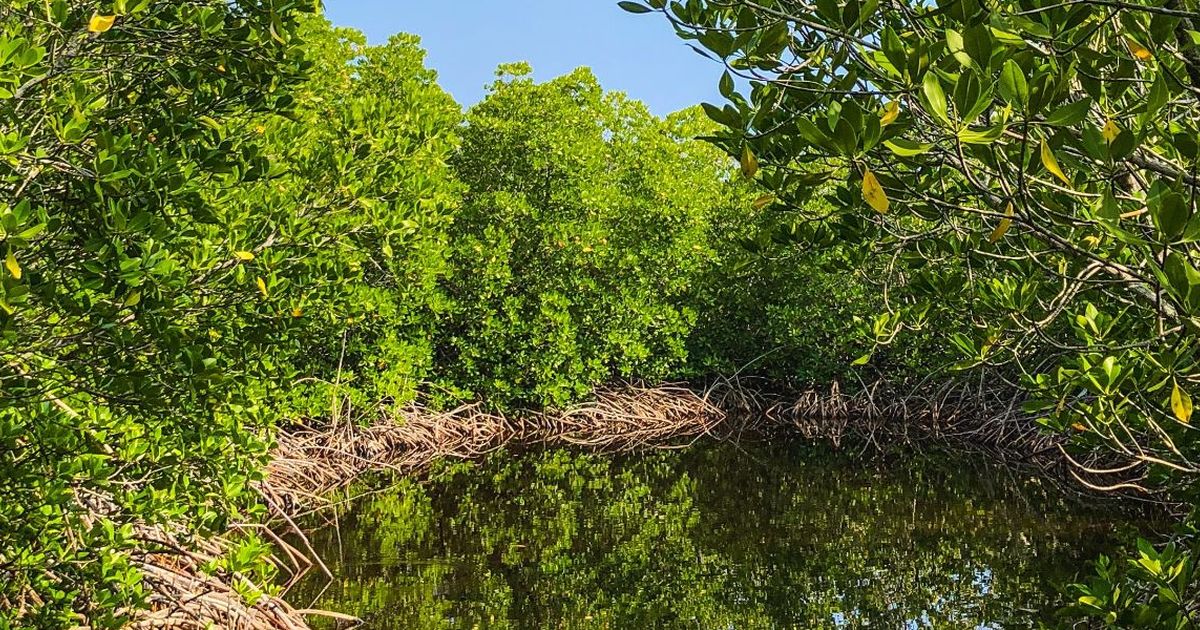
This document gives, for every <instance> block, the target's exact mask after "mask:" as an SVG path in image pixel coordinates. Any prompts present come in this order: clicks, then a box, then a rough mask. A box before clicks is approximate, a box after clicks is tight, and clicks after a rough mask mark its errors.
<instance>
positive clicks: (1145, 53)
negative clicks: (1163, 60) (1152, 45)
mask: <svg viewBox="0 0 1200 630" xmlns="http://www.w3.org/2000/svg"><path fill="white" fill-rule="evenodd" d="M1125 44H1126V45H1127V46H1129V52H1131V53H1133V56H1134V57H1136V58H1137V59H1138V61H1149V60H1151V59H1152V58H1154V53H1152V52H1150V49H1149V48H1146V47H1145V46H1143V45H1141V44H1139V43H1137V42H1136V41H1134V39H1133V38H1132V37H1126V38H1125Z"/></svg>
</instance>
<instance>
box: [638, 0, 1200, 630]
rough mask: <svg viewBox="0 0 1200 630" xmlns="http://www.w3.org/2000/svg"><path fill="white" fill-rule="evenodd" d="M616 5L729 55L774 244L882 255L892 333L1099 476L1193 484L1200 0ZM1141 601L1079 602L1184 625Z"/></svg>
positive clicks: (719, 110) (734, 147)
mask: <svg viewBox="0 0 1200 630" xmlns="http://www.w3.org/2000/svg"><path fill="white" fill-rule="evenodd" d="M621 5H622V6H623V7H624V8H625V9H627V10H629V11H632V12H634V13H651V12H658V13H661V14H663V15H664V16H665V17H666V18H667V19H668V20H669V22H670V23H671V25H672V26H673V27H674V28H675V30H676V32H677V34H678V35H679V36H680V37H683V38H684V39H686V40H688V41H689V42H691V43H692V44H693V45H694V47H695V48H696V49H697V50H698V51H699V52H701V53H702V54H705V55H707V56H710V57H712V58H714V59H716V60H719V61H721V62H723V63H724V64H725V66H726V68H727V73H726V75H725V76H724V77H723V78H722V80H721V83H720V89H721V92H722V94H723V95H724V96H725V97H726V99H727V102H726V103H724V104H723V105H706V106H705V108H706V110H707V112H708V113H709V115H710V116H711V117H712V118H713V119H714V120H715V121H717V122H719V123H721V124H722V125H724V126H725V130H724V131H723V132H722V133H721V134H718V136H719V137H718V138H716V142H718V143H719V144H720V145H721V146H723V147H724V148H725V149H726V151H727V152H729V153H730V154H731V155H732V156H735V157H737V158H738V159H740V160H741V163H742V166H743V170H744V172H745V174H746V175H747V176H748V177H755V178H757V179H758V181H759V182H760V184H761V185H762V186H763V187H764V188H765V189H767V190H768V191H769V192H770V193H771V194H772V195H773V203H774V204H776V207H777V208H778V209H780V210H781V211H786V212H790V213H792V214H791V216H793V217H794V221H793V225H792V226H790V227H789V229H787V230H785V231H782V232H781V233H780V240H781V241H784V242H790V243H793V244H795V245H799V246H802V247H805V246H807V247H812V246H816V247H830V246H834V247H841V248H846V249H849V250H851V251H853V252H854V254H855V256H854V258H855V260H852V261H851V265H852V266H855V267H859V268H861V267H862V266H863V265H865V264H868V263H882V267H881V268H879V267H878V266H877V268H876V270H874V271H873V276H874V277H873V279H874V280H875V281H876V282H878V283H879V284H880V285H881V286H882V287H883V290H884V295H886V296H887V302H886V305H885V309H884V312H883V313H882V315H881V316H880V318H879V319H878V320H876V321H877V323H876V325H875V332H876V334H877V337H878V339H879V342H880V343H881V344H885V343H888V342H889V341H890V340H891V339H893V338H894V336H895V334H896V333H897V332H900V331H903V330H906V329H913V328H928V327H930V326H933V327H935V328H941V329H942V330H943V334H942V338H943V339H944V342H945V343H946V344H947V345H950V346H952V347H954V348H956V349H957V351H958V353H959V358H960V363H959V366H958V367H960V368H962V369H970V368H993V371H994V373H997V374H1000V375H1001V376H1006V375H1007V378H1010V379H1012V381H1013V382H1014V384H1018V385H1020V386H1021V387H1023V388H1025V389H1026V390H1027V391H1029V392H1030V394H1031V396H1032V398H1033V400H1031V401H1030V402H1029V405H1028V409H1029V410H1030V411H1031V412H1032V413H1036V414H1038V415H1039V416H1040V417H1041V418H1042V421H1043V422H1044V424H1045V425H1046V426H1047V427H1048V428H1050V429H1051V430H1053V431H1060V432H1064V433H1066V434H1071V435H1074V436H1076V437H1075V440H1076V441H1077V442H1078V443H1079V444H1080V445H1081V446H1082V447H1084V448H1083V449H1081V452H1087V453H1095V451H1094V447H1096V446H1104V447H1107V448H1108V449H1110V451H1111V452H1112V453H1116V454H1119V455H1120V456H1121V458H1122V459H1123V460H1124V465H1119V466H1115V467H1114V468H1112V469H1111V470H1110V471H1109V472H1108V473H1106V474H1102V475H1101V477H1102V478H1103V479H1102V480H1101V481H1099V482H1093V483H1096V485H1098V486H1102V487H1110V488H1147V489H1150V488H1160V487H1164V486H1166V487H1172V488H1175V489H1176V490H1179V491H1180V492H1182V494H1179V495H1177V496H1178V497H1180V498H1194V495H1193V494H1192V493H1191V487H1192V485H1193V484H1192V482H1193V479H1194V476H1195V474H1196V473H1197V472H1200V468H1198V467H1197V464H1196V462H1197V458H1198V456H1200V452H1198V451H1200V441H1198V440H1197V439H1196V433H1195V431H1194V429H1193V428H1192V421H1193V404H1192V399H1191V395H1192V393H1194V392H1195V390H1196V387H1197V385H1200V369H1198V368H1197V363H1196V361H1197V350H1198V348H1200V346H1198V343H1197V340H1198V339H1197V335H1198V334H1200V319H1197V316H1198V315H1200V286H1198V285H1200V272H1198V271H1197V269H1196V264H1197V260H1196V256H1197V254H1200V249H1198V247H1197V244H1196V243H1197V241H1198V240H1200V218H1197V216H1196V214H1197V213H1196V195H1197V171H1198V168H1200V166H1198V164H1200V162H1198V161H1197V159H1198V156H1197V138H1198V137H1200V128H1198V125H1200V117H1197V115H1196V112H1197V111H1200V102H1198V96H1200V31H1198V30H1197V24H1200V22H1197V20H1200V12H1198V8H1197V5H1196V3H1195V2H1193V1H1190V0H1133V1H1130V2H1124V1H1122V2H1109V1H1107V0H1069V1H1066V2H1063V1H1060V0H1001V1H998V2H981V1H979V0H939V1H938V2H936V3H924V2H879V1H878V0H866V1H860V0H847V1H844V2H839V1H837V0H818V1H817V2H814V3H811V4H810V3H802V2H794V1H789V0H762V1H748V0H737V1H734V2H718V1H716V0H688V1H687V2H667V1H666V0H652V1H649V2H622V3H621ZM814 196H818V197H823V198H824V199H826V200H827V201H828V202H829V206H831V207H832V209H831V210H829V209H827V207H826V205H825V204H812V203H811V199H812V198H813V197H814ZM960 313H966V314H968V321H967V322H966V323H967V325H966V326H957V325H956V326H953V327H949V326H948V327H944V328H942V327H940V326H939V324H938V322H941V321H946V320H947V319H948V318H950V319H952V318H954V317H955V316H956V314H960ZM1080 459H1081V460H1083V461H1082V462H1081V463H1080V472H1081V474H1082V472H1083V470H1082V469H1083V468H1086V467H1088V466H1087V465H1088V462H1089V461H1092V460H1088V459H1085V458H1083V457H1082V456H1081V457H1080ZM1184 572H1185V573H1186V572H1187V571H1184ZM1159 578H1161V576H1159ZM1163 588H1164V589H1165V590H1164V591H1163V592H1168V593H1169V592H1172V589H1173V588H1174V587H1173V586H1172V587H1167V586H1164V587H1163ZM1110 596H1111V597H1110ZM1164 597H1167V596H1164ZM1136 600H1137V596H1136V595H1134V594H1133V593H1132V592H1127V593H1126V595H1125V596H1124V598H1122V597H1120V596H1118V595H1117V594H1114V593H1113V592H1108V593H1103V594H1101V595H1100V596H1099V598H1098V599H1095V600H1089V602H1088V603H1086V604H1085V605H1084V608H1089V607H1090V610H1091V611H1092V612H1096V613H1097V614H1098V615H1099V616H1101V617H1104V616H1105V615H1111V616H1110V617H1108V618H1109V620H1110V621H1114V622H1115V621H1117V620H1122V621H1121V623H1126V622H1128V621H1129V620H1131V619H1132V618H1133V617H1138V619H1139V622H1142V621H1145V619H1157V620H1159V621H1162V622H1163V623H1169V622H1168V620H1171V619H1173V620H1175V621H1179V622H1180V623H1182V621H1180V620H1181V619H1182V617H1180V615H1183V614H1184V613H1182V612H1180V611H1179V609H1178V608H1177V607H1174V608H1173V607H1172V606H1170V605H1166V606H1165V612H1162V617H1161V619H1160V618H1159V617H1157V616H1156V615H1158V612H1157V611H1150V612H1147V610H1148V609H1145V608H1138V607H1137V606H1134V605H1133V604H1132V603H1131V602H1135V601H1136ZM1122 615H1129V617H1125V616H1122ZM1143 615H1144V617H1143Z"/></svg>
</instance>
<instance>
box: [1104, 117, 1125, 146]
mask: <svg viewBox="0 0 1200 630" xmlns="http://www.w3.org/2000/svg"><path fill="white" fill-rule="evenodd" d="M1100 135H1102V136H1104V141H1105V142H1107V143H1109V144H1112V141H1113V140H1116V139H1117V136H1119V135H1121V127H1120V126H1118V125H1117V123H1115V122H1113V119H1111V118H1109V119H1108V122H1106V123H1104V128H1103V129H1101V130H1100Z"/></svg>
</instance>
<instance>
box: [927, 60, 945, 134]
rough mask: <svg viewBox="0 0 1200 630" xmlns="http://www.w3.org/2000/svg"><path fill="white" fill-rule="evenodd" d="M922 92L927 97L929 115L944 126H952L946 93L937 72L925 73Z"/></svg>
mask: <svg viewBox="0 0 1200 630" xmlns="http://www.w3.org/2000/svg"><path fill="white" fill-rule="evenodd" d="M921 92H922V94H923V95H924V97H925V106H926V107H927V108H929V113H930V114H931V115H932V116H933V117H934V118H936V119H938V120H939V121H941V122H942V124H945V125H947V126H948V125H950V116H949V115H948V112H947V104H946V92H945V90H943V89H942V82H941V81H939V80H938V78H937V73H936V72H933V71H932V70H931V71H929V72H927V73H925V79H924V80H923V81H922V82H921Z"/></svg>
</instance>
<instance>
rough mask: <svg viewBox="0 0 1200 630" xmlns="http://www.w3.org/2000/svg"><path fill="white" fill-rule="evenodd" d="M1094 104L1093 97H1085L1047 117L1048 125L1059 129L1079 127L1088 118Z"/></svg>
mask: <svg viewBox="0 0 1200 630" xmlns="http://www.w3.org/2000/svg"><path fill="white" fill-rule="evenodd" d="M1094 102H1095V101H1093V100H1092V99H1091V97H1084V98H1082V99H1080V100H1078V101H1075V102H1074V103H1068V104H1066V105H1063V106H1062V107H1059V108H1058V109H1056V110H1054V111H1053V112H1050V115H1049V116H1046V124H1048V125H1055V126H1059V127H1070V126H1073V125H1077V124H1079V123H1081V122H1083V120H1084V119H1085V118H1087V115H1088V111H1089V110H1090V109H1091V107H1092V104H1093V103H1094Z"/></svg>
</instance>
